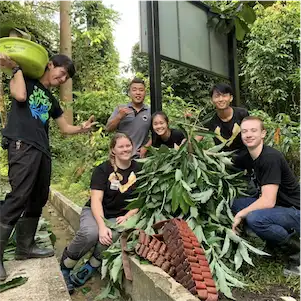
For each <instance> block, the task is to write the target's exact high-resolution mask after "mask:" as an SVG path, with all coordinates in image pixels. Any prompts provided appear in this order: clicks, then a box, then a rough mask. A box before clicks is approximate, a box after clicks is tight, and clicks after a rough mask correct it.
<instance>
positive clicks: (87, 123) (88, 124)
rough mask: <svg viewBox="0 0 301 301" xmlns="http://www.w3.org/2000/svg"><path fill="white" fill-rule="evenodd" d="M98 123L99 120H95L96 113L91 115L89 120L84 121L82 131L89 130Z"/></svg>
mask: <svg viewBox="0 0 301 301" xmlns="http://www.w3.org/2000/svg"><path fill="white" fill-rule="evenodd" d="M97 123H98V122H94V115H91V116H90V117H89V119H88V120H87V121H85V122H83V123H82V125H81V128H82V132H89V131H90V130H91V128H92V127H93V126H94V125H95V124H97Z"/></svg>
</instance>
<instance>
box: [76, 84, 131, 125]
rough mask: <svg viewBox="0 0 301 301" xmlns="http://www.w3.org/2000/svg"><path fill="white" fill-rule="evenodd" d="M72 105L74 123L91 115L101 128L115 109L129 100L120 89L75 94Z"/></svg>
mask: <svg viewBox="0 0 301 301" xmlns="http://www.w3.org/2000/svg"><path fill="white" fill-rule="evenodd" d="M74 94H75V97H76V99H75V101H74V104H73V110H74V118H75V120H76V122H83V121H85V120H87V118H89V116H91V115H92V114H93V115H94V116H95V118H96V120H97V121H98V122H99V123H100V125H101V126H105V125H106V123H107V120H108V118H109V117H110V116H111V114H112V113H113V110H114V109H115V107H117V106H118V105H120V104H124V103H127V102H128V101H129V100H128V98H127V97H126V95H125V94H122V93H121V89H117V87H115V88H114V89H108V90H100V91H91V92H84V93H83V92H75V93H74Z"/></svg>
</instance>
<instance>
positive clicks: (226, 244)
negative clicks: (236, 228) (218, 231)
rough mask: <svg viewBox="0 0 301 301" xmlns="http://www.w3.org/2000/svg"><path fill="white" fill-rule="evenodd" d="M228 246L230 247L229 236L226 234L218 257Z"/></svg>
mask: <svg viewBox="0 0 301 301" xmlns="http://www.w3.org/2000/svg"><path fill="white" fill-rule="evenodd" d="M229 247H230V239H229V236H228V235H227V234H226V237H225V240H224V245H223V249H222V252H221V253H220V254H219V258H222V257H223V256H224V255H225V254H226V253H227V252H228V250H229Z"/></svg>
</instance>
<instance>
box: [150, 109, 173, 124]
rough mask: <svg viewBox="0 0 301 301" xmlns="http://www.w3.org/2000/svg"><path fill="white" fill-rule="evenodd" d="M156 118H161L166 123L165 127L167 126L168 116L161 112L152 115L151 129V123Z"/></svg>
mask: <svg viewBox="0 0 301 301" xmlns="http://www.w3.org/2000/svg"><path fill="white" fill-rule="evenodd" d="M156 116H161V117H163V119H164V120H165V121H166V123H167V125H169V119H168V116H167V115H166V114H165V113H164V112H163V111H158V112H155V113H154V114H153V115H152V128H153V121H154V119H155V117H156Z"/></svg>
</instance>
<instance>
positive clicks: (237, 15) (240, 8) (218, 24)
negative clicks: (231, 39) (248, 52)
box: [204, 1, 275, 41]
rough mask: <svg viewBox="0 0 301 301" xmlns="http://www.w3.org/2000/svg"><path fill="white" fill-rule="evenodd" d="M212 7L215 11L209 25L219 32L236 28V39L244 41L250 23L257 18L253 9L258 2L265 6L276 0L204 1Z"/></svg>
mask: <svg viewBox="0 0 301 301" xmlns="http://www.w3.org/2000/svg"><path fill="white" fill-rule="evenodd" d="M204 2H205V3H206V4H207V5H209V6H210V7H211V9H210V11H211V12H212V13H213V14H212V15H211V16H210V17H209V19H208V25H209V26H211V27H214V28H215V30H216V31H217V32H219V33H224V34H228V33H230V32H231V31H233V30H235V35H236V39H237V40H239V41H242V40H243V39H244V37H245V35H246V34H247V33H248V32H249V31H250V28H249V25H251V24H253V23H254V22H255V20H256V14H255V11H254V9H253V7H254V5H255V4H256V3H260V4H261V5H263V6H264V7H268V6H270V5H272V4H273V3H274V2H275V1H204Z"/></svg>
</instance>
